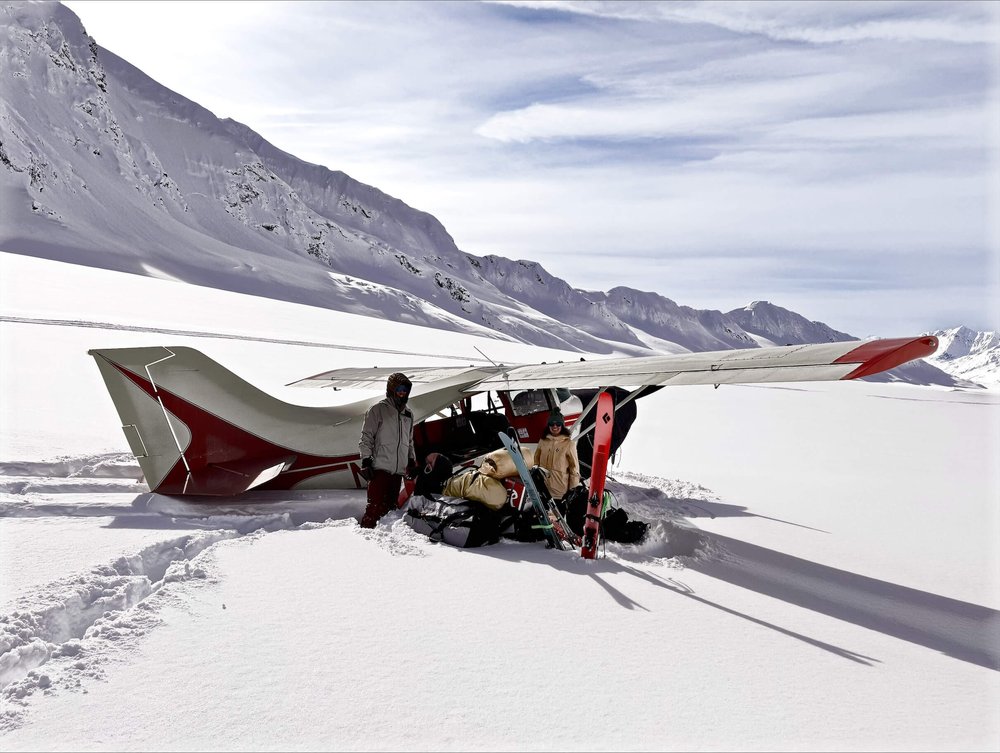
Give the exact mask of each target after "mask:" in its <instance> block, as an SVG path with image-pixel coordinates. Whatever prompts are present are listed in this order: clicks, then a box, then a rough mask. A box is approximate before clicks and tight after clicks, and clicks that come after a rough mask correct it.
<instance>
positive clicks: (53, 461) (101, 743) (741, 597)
mask: <svg viewBox="0 0 1000 753" xmlns="http://www.w3.org/2000/svg"><path fill="white" fill-rule="evenodd" d="M140 253H141V251H140ZM25 281H35V282H36V283H37V284H26V282H25ZM0 300H3V302H4V311H5V316H4V317H3V318H2V319H0V392H2V394H3V396H4V400H3V401H0V551H2V552H3V553H4V556H2V557H0V749H2V750H3V751H5V753H7V752H8V751H9V752H10V753H13V752H14V751H40V750H55V751H91V750H93V751H128V750H136V751H154V750H192V751H215V750H272V751H274V750H284V751H300V750H407V751H409V750H429V751H436V750H454V751H470V750H573V751H589V750H595V751H596V750H604V751H610V750H634V751H637V750H652V751H656V750H661V751H662V750H691V751H695V750H706V751H707V750H733V751H744V750H745V751H821V750H829V751H875V750H878V751H915V750H919V751H925V750H926V751H996V750H997V749H998V747H1000V611H998V610H1000V547H998V543H997V542H998V537H997V536H996V531H997V527H998V525H1000V510H998V508H997V505H996V499H997V498H998V494H1000V466H998V464H997V458H998V457H1000V451H998V449H1000V420H998V419H1000V398H998V395H997V393H996V392H987V391H983V390H964V389H958V390H953V389H948V388H942V387H925V386H914V385H908V384H872V383H862V382H850V383H845V382H829V383H820V382H811V383H798V384H785V385H722V387H720V388H719V389H717V390H716V389H713V388H712V387H711V386H707V385H706V386H694V387H671V388H666V389H662V390H659V391H658V392H656V393H655V394H653V395H650V396H648V397H645V398H642V399H641V400H640V401H639V402H638V404H637V408H638V416H637V418H636V421H635V423H633V425H632V427H631V429H630V432H629V436H628V437H627V438H626V440H625V442H624V444H623V445H622V448H621V450H620V452H619V453H618V455H617V456H616V458H615V460H614V462H613V463H612V465H611V467H610V470H609V473H610V474H611V476H612V479H613V480H611V481H609V488H610V489H612V490H613V491H614V493H615V495H616V498H617V502H618V504H620V505H621V506H623V507H624V508H625V509H626V510H627V511H628V512H629V514H630V516H631V517H632V518H637V519H641V520H645V521H647V522H649V523H650V533H649V538H648V539H647V540H646V541H644V542H643V543H641V544H639V545H637V546H626V545H621V544H614V543H609V544H608V545H607V547H606V549H604V550H603V551H602V556H600V557H599V558H598V559H596V560H583V559H582V558H581V557H580V556H579V555H578V554H577V553H576V552H573V551H556V550H553V549H547V548H545V546H544V545H543V544H541V543H518V542H513V541H503V542H501V543H498V544H496V545H493V546H486V547H482V548H479V549H469V550H460V549H455V548H452V547H448V546H445V545H441V544H436V543H432V542H431V541H430V540H429V539H428V538H427V537H426V536H423V535H422V534H418V533H417V532H416V531H415V530H413V529H411V528H410V527H409V526H408V525H407V522H406V520H405V518H404V517H403V515H402V513H401V512H398V511H397V512H394V513H392V514H390V515H388V516H387V517H386V518H385V519H383V520H382V521H381V523H380V524H379V526H378V527H377V528H376V529H374V530H362V529H361V528H360V527H359V526H358V522H357V517H358V515H359V514H360V511H361V507H362V505H363V500H362V495H361V494H360V493H359V492H357V491H355V492H349V491H331V492H325V493H323V492H319V491H313V492H294V491H293V492H279V493H278V494H277V495H270V496H269V497H266V498H265V496H263V495H261V494H260V493H259V496H257V497H256V498H253V495H252V494H251V495H249V496H248V497H244V498H240V499H239V501H238V502H237V504H236V505H230V504H227V503H226V502H224V501H222V500H214V501H213V502H212V503H205V502H201V503H191V502H189V501H186V500H183V499H179V498H171V497H165V496H162V495H150V494H148V493H147V492H148V489H147V488H146V486H145V484H143V483H142V481H141V480H140V479H139V469H138V466H137V464H136V462H135V459H134V458H133V457H132V456H131V455H130V454H128V452H127V447H128V445H127V443H126V441H125V438H124V434H123V432H122V431H121V428H120V420H119V418H118V416H117V415H116V413H115V410H114V407H113V404H112V402H111V399H110V397H109V396H108V395H107V392H106V390H105V388H104V385H103V382H102V381H101V377H100V375H99V372H98V370H97V368H96V366H95V365H94V361H93V359H92V358H91V357H90V356H89V355H88V354H87V350H88V349H90V348H117V347H152V346H157V345H166V346H171V345H187V346H190V347H195V348H198V349H199V350H201V351H202V352H204V353H205V354H206V355H208V356H209V357H211V358H213V359H215V360H216V361H218V362H219V363H221V364H222V365H223V366H224V367H226V368H230V369H232V370H233V371H235V372H236V373H238V374H239V375H240V376H242V377H245V378H246V379H248V380H250V381H251V382H252V383H254V384H255V385H257V386H260V387H261V388H262V389H265V390H267V391H268V392H271V393H272V394H275V395H277V396H278V397H280V398H282V399H285V400H291V399H292V394H293V393H298V394H300V395H301V396H302V397H301V399H302V400H308V401H316V402H310V404H320V403H319V401H320V400H323V399H325V400H326V401H329V402H332V401H336V400H338V399H339V398H342V397H343V398H344V402H346V401H348V400H349V399H350V398H346V397H344V395H345V393H333V392H332V391H331V390H318V389H301V388H295V387H290V386H284V385H287V384H288V383H289V382H291V381H294V380H295V379H297V378H299V377H302V376H305V375H309V374H314V373H317V372H319V371H322V370H325V369H328V368H330V367H332V366H337V365H340V366H365V365H370V364H372V363H373V361H372V359H373V358H374V359H377V360H376V361H375V362H376V363H379V364H380V365H388V363H387V362H386V361H385V360H383V359H385V358H386V357H387V356H386V354H385V353H378V352H377V350H376V351H375V352H373V349H370V347H366V342H370V338H369V339H367V341H366V338H364V337H363V336H362V334H361V333H360V332H358V330H360V329H362V328H367V329H368V331H369V333H370V334H371V335H377V336H378V337H379V339H381V338H385V339H387V340H389V341H392V342H405V343H408V344H409V346H410V347H411V348H412V353H409V354H408V353H405V352H397V353H395V354H393V355H392V356H391V358H392V359H393V360H392V362H393V363H396V364H400V365H419V364H423V363H428V362H433V361H434V356H433V355H428V354H432V353H435V352H439V351H440V350H441V349H442V348H444V347H448V348H450V349H458V348H459V347H462V346H463V344H464V346H465V347H469V346H471V345H473V344H477V345H480V346H483V347H487V346H488V345H490V344H491V342H492V341H489V340H487V339H485V338H482V337H476V336H473V335H468V334H461V333H453V332H442V331H440V330H435V329H431V328H426V327H418V326H415V325H409V324H404V323H401V322H392V321H384V320H380V319H375V318H362V317H357V316H356V315H353V314H349V313H344V312H337V311H330V310H324V309H319V308H316V307H311V306H304V305H301V304H294V303H290V302H287V301H278V300H271V299H262V298H256V297H253V296H248V295H242V294H238V293H232V292H227V291H222V290H217V289H212V288H206V287H202V286H193V285H189V284H185V283H180V282H174V281H170V280H163V279H156V278H152V277H143V276H139V275H134V274H126V273H122V272H113V271H109V270H105V269H98V268H94V267H85V266H81V265H76V264H68V263H63V262H57V261H52V260H47V259H39V258H33V257H28V256H24V255H20V254H10V253H0ZM136 302H141V303H142V305H136ZM220 309H222V310H226V311H229V312H231V314H232V315H231V316H230V317H228V318H227V319H226V320H225V321H221V320H220V319H219V317H218V312H219V310H220ZM168 330H170V331H172V332H173V334H167V331H168ZM191 330H199V331H201V333H202V335H203V336H201V337H192V336H190V334H185V332H187V333H190V331H191ZM317 333H322V337H320V336H319V335H317ZM268 337H270V338H274V340H273V341H271V342H268V341H266V339H265V338H268ZM279 339H283V340H284V343H280V342H276V341H277V340H279ZM306 342H312V343H313V346H312V347H308V346H306V345H304V344H289V343H306ZM322 342H326V343H327V344H328V345H330V346H331V347H329V348H322V347H316V345H319V344H320V343H322ZM337 346H339V347H337ZM503 347H504V348H506V349H509V353H510V355H511V356H512V357H517V356H518V355H520V358H521V359H526V358H534V357H536V356H537V355H538V353H539V350H538V348H536V347H535V346H531V345H526V344H523V343H504V344H503ZM47 364H58V368H45V367H40V365H47ZM67 386H70V387H71V388H68V387H67ZM722 424H724V425H725V427H726V431H722V432H720V431H719V426H720V425H722ZM860 429H863V441H859V435H860V434H861V433H862V432H861V431H860ZM331 430H335V428H331ZM804 437H807V438H808V441H803V438H804ZM873 450H875V451H873ZM984 469H985V472H984ZM265 499H266V501H265ZM11 552H16V556H9V553H11ZM588 638H590V641H588ZM592 646H596V648H593V650H590V651H588V650H587V649H588V647H592Z"/></svg>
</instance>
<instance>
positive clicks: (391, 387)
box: [385, 371, 413, 397]
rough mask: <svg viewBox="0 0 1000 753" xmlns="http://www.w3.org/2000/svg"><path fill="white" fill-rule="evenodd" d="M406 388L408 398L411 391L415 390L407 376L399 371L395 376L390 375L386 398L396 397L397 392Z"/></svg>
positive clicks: (386, 387)
mask: <svg viewBox="0 0 1000 753" xmlns="http://www.w3.org/2000/svg"><path fill="white" fill-rule="evenodd" d="M404 388H405V390H406V397H409V396H410V390H411V389H412V388H413V382H411V381H410V380H409V379H407V377H406V374H404V373H403V372H401V371H397V372H396V373H395V374H390V375H389V378H388V379H387V380H386V382H385V396H386V397H396V390H397V389H399V390H402V389H404Z"/></svg>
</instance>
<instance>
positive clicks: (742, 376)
mask: <svg viewBox="0 0 1000 753" xmlns="http://www.w3.org/2000/svg"><path fill="white" fill-rule="evenodd" d="M937 347H938V341H937V338H936V337H930V336H927V337H916V338H897V339H887V340H869V341H861V340H851V341H848V342H834V343H821V344H810V345H788V346H784V347H776V348H746V349H742V350H719V351H711V352H706V353H685V354H682V355H667V356H648V357H637V358H608V359H600V360H596V361H584V360H582V359H581V360H580V361H568V362H559V363H551V364H544V363H543V364H538V365H528V366H512V367H510V368H500V369H498V370H497V373H495V374H493V375H492V376H487V377H486V378H485V379H482V380H480V381H478V382H476V383H475V384H473V385H470V386H469V387H467V388H466V391H467V392H479V391H482V390H510V389H542V388H546V387H565V388H566V389H571V390H573V389H586V388H601V387H608V386H611V385H616V386H619V387H626V386H632V387H640V386H652V385H681V384H749V383H755V382H809V381H830V380H840V379H858V378H859V377H863V376H868V375H870V374H877V373H879V372H882V371H887V370H888V369H892V368H895V367H896V366H899V365H901V364H903V363H906V362H907V361H911V360H913V359H915V358H925V357H927V356H929V355H931V354H932V353H933V352H934V351H935V350H937Z"/></svg>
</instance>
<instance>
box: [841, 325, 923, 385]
mask: <svg viewBox="0 0 1000 753" xmlns="http://www.w3.org/2000/svg"><path fill="white" fill-rule="evenodd" d="M937 349H938V339H937V338H936V337H932V336H930V335H928V336H926V337H898V338H894V339H890V340H872V341H871V342H867V343H865V344H864V345H859V346H858V347H857V348H855V349H854V350H852V351H850V352H848V353H845V354H844V355H842V356H841V357H840V358H838V359H837V360H836V361H834V363H856V364H859V365H858V368H856V369H855V370H854V371H852V372H851V373H850V374H848V375H847V376H844V377H841V378H842V379H859V378H860V377H865V376H870V375H872V374H878V373H880V372H882V371H888V370H889V369H894V368H896V367H897V366H901V365H902V364H904V363H906V362H907V361H913V360H915V359H917V358H926V357H927V356H929V355H931V354H933V353H934V351H936V350H937Z"/></svg>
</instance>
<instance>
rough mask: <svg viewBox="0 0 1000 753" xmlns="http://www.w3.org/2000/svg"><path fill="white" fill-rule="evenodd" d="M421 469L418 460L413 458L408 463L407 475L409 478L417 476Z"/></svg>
mask: <svg viewBox="0 0 1000 753" xmlns="http://www.w3.org/2000/svg"><path fill="white" fill-rule="evenodd" d="M419 470H420V466H419V465H417V463H416V461H414V460H411V461H410V462H409V463H407V464H406V477H407V478H416V477H417V473H418V472H419Z"/></svg>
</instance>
